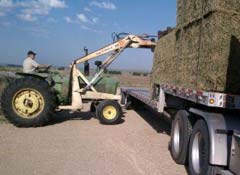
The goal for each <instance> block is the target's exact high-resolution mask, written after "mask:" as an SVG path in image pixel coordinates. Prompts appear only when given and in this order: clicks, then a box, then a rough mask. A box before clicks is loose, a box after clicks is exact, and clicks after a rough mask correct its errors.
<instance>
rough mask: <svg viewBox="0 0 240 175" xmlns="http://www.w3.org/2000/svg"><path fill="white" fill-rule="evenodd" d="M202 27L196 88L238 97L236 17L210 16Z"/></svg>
mask: <svg viewBox="0 0 240 175" xmlns="http://www.w3.org/2000/svg"><path fill="white" fill-rule="evenodd" d="M202 25H203V26H204V27H203V30H202V36H201V41H202V43H201V48H200V57H199V70H198V72H199V75H198V77H199V78H198V88H199V89H205V90H211V91H219V92H226V93H234V94H240V72H239V67H240V42H239V41H240V16H238V15H231V14H227V13H224V12H217V13H212V14H210V15H209V16H208V17H207V18H206V19H204V20H203V21H202Z"/></svg>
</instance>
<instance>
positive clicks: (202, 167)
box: [188, 120, 217, 175]
mask: <svg viewBox="0 0 240 175" xmlns="http://www.w3.org/2000/svg"><path fill="white" fill-rule="evenodd" d="M209 154H210V141H209V134H208V128H207V125H206V124H205V122H204V121H203V120H199V121H197V123H196V124H195V126H194V128H193V132H192V135H191V139H190V145H189V154H188V156H189V157H188V161H189V173H190V174H191V175H215V174H216V172H217V167H215V166H211V165H209Z"/></svg>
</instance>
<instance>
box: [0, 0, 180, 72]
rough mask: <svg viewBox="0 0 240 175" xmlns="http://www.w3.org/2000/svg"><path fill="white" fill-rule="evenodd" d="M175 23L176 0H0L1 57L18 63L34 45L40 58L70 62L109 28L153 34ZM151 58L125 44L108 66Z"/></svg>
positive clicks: (137, 65) (142, 63) (107, 39)
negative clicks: (120, 52) (126, 47)
mask: <svg viewBox="0 0 240 175" xmlns="http://www.w3.org/2000/svg"><path fill="white" fill-rule="evenodd" d="M175 24H176V0H0V63H9V64H20V65H21V64H22V62H23V60H24V59H25V57H26V53H27V52H28V51H29V50H33V51H34V52H36V53H37V58H36V61H37V62H39V63H41V64H51V65H53V66H68V65H69V64H70V63H71V62H72V61H73V60H74V59H76V58H78V57H81V56H83V55H84V51H83V48H84V46H86V47H87V48H88V49H89V52H93V51H95V50H97V49H99V48H102V47H103V46H105V45H108V44H110V43H112V38H111V34H112V33H113V32H117V33H120V32H127V33H131V34H146V33H147V34H151V35H157V32H158V31H159V30H164V29H166V28H167V27H168V26H170V27H174V26H175ZM102 59H103V58H99V59H96V60H102ZM96 60H94V61H96ZM92 63H93V61H92V62H91V64H92ZM152 64H153V53H152V52H151V51H150V50H148V49H127V50H125V51H124V53H123V54H121V55H120V57H119V58H118V59H117V60H116V61H115V62H114V63H113V64H112V66H111V68H113V69H128V70H130V69H134V70H148V71H149V70H151V67H152ZM91 66H92V65H91Z"/></svg>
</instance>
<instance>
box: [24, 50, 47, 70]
mask: <svg viewBox="0 0 240 175" xmlns="http://www.w3.org/2000/svg"><path fill="white" fill-rule="evenodd" d="M35 56H36V53H34V52H33V51H29V52H28V54H27V58H26V59H25V60H24V61H23V72H24V73H34V71H35V70H36V68H41V67H46V68H47V67H49V65H40V64H38V63H37V62H36V61H35Z"/></svg>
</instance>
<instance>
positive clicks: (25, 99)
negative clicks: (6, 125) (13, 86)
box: [12, 89, 45, 119]
mask: <svg viewBox="0 0 240 175" xmlns="http://www.w3.org/2000/svg"><path fill="white" fill-rule="evenodd" d="M44 105H45V103H44V98H43V96H42V95H41V94H40V92H38V91H36V90H34V89H21V90H20V91H18V92H17V93H15V95H14V97H13V100H12V106H13V109H14V111H15V113H16V114H18V115H19V116H21V117H23V118H27V119H30V118H34V117H36V116H37V115H38V114H40V113H41V112H42V111H43V109H44Z"/></svg>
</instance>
